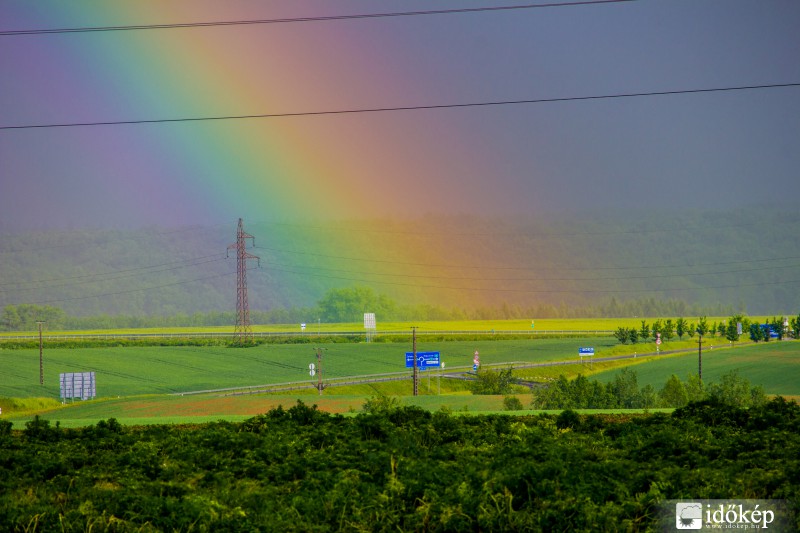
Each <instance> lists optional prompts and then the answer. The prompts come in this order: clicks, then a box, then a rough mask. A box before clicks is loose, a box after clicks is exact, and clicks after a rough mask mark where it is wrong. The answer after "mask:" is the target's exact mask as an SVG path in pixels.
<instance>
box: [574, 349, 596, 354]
mask: <svg viewBox="0 0 800 533" xmlns="http://www.w3.org/2000/svg"><path fill="white" fill-rule="evenodd" d="M578 355H594V348H578Z"/></svg>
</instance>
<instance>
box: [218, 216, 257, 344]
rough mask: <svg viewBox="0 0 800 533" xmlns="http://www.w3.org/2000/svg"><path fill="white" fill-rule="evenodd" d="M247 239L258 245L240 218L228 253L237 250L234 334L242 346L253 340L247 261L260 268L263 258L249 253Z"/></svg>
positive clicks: (253, 244)
mask: <svg viewBox="0 0 800 533" xmlns="http://www.w3.org/2000/svg"><path fill="white" fill-rule="evenodd" d="M246 239H251V244H252V246H255V245H256V239H255V237H253V236H252V235H249V234H247V233H245V232H244V228H243V227H242V219H241V218H240V219H239V226H238V228H237V229H236V243H235V244H231V245H230V246H228V251H230V250H236V328H235V329H234V332H233V334H234V335H235V336H236V341H237V342H238V343H239V344H240V345H243V344H246V343H248V342H251V341H252V340H253V330H252V329H251V328H250V305H249V304H248V302H247V260H248V259H256V260H258V266H259V267H260V266H261V258H260V257H258V256H257V255H252V254H250V253H248V252H247V243H246ZM226 257H227V255H226Z"/></svg>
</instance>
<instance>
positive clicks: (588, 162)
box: [0, 0, 800, 232]
mask: <svg viewBox="0 0 800 533" xmlns="http://www.w3.org/2000/svg"><path fill="white" fill-rule="evenodd" d="M514 4H515V3H514V2H488V1H485V2H478V1H476V2H450V1H426V2H389V1H385V2H357V1H348V2H328V1H326V2H308V1H291V2H289V1H286V2H249V1H248V2H245V1H240V2H196V1H188V0H177V1H173V2H170V3H169V4H168V5H164V4H162V3H161V2H130V3H112V4H110V3H107V2H85V1H73V2H69V3H66V4H65V3H62V2H34V3H31V2H27V1H21V0H20V1H10V0H6V1H4V2H2V4H0V30H2V31H10V30H28V29H53V28H75V27H87V26H127V25H141V24H172V23H186V22H213V21H241V20H251V19H277V18H280V19H284V18H296V17H318V16H337V15H349V14H368V13H387V12H407V11H416V10H436V9H454V8H462V7H483V6H506V5H514ZM517 4H518V3H517ZM162 6H163V7H162ZM798 28H800V2H797V1H796V0H670V1H648V0H642V1H634V2H621V3H613V4H605V5H583V6H571V7H547V8H539V9H520V10H513V11H512V10H508V11H492V12H488V11H483V12H477V13H461V14H439V15H416V16H403V17H387V18H360V19H349V20H329V21H314V22H291V23H288V22H286V23H275V24H259V25H237V26H216V27H205V28H181V29H152V30H130V31H105V32H90V33H67V34H47V35H43V34H37V35H0V71H2V72H3V75H2V77H0V126H3V127H8V126H48V125H49V126H52V125H56V124H72V123H85V122H114V121H140V120H160V119H175V118H201V117H219V116H235V115H254V114H276V113H306V112H319V111H339V110H358V109H374V108H394V107H413V106H434V105H451V104H472V103H491V102H507V101H519V100H540V99H559V98H573V97H587V96H606V95H620V94H631V93H647V92H662V91H687V90H699V89H723V88H735V87H742V86H754V85H771V84H791V83H800V60H798V58H800V31H798ZM798 169H800V87H786V88H765V89H752V90H735V91H725V92H706V93H700V94H676V95H669V96H641V97H629V98H615V99H596V100H581V101H563V102H550V103H528V104H514V105H511V104H509V105H492V106H488V105H487V106H480V107H461V108H449V109H436V110H413V111H393V112H381V113H357V114H343V115H323V116H319V115H317V116H302V117H285V118H262V119H247V120H226V121H205V122H200V121H198V122H179V123H156V124H125V125H103V126H76V127H43V128H29V129H2V130H0V180H2V181H0V232H10V231H17V230H25V229H32V228H43V227H48V228H81V227H98V226H99V227H117V226H123V227H124V226H145V225H163V226H175V225H181V224H204V223H208V224H216V223H219V222H221V221H229V220H233V219H235V218H236V217H238V216H245V217H249V218H250V219H258V220H265V219H290V218H296V217H298V216H304V215H305V216H307V215H309V214H310V213H313V214H314V215H315V216H318V217H324V216H331V217H339V218H341V217H347V218H358V217H367V216H376V215H392V216H408V215H409V214H412V215H416V214H422V213H427V212H434V213H435V212H443V213H478V214H498V213H513V214H517V213H530V212H537V213H538V212H546V211H561V210H583V209H594V210H606V209H615V208H626V207H637V208H646V207H648V206H657V207H659V208H672V207H674V208H685V207H702V206H710V207H715V208H720V207H729V206H746V205H772V204H778V205H782V206H784V207H788V208H796V205H797V199H798V197H800V172H799V170H798Z"/></svg>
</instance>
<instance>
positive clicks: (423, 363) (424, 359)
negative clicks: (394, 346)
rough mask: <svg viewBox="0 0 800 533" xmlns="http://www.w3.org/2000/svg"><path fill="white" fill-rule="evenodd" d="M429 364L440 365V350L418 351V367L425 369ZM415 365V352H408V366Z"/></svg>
mask: <svg viewBox="0 0 800 533" xmlns="http://www.w3.org/2000/svg"><path fill="white" fill-rule="evenodd" d="M429 366H432V367H438V366H439V352H417V368H419V369H420V370H425V369H426V368H427V367H429ZM413 367H414V352H406V368H413Z"/></svg>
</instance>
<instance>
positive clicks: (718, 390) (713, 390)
mask: <svg viewBox="0 0 800 533" xmlns="http://www.w3.org/2000/svg"><path fill="white" fill-rule="evenodd" d="M751 389H752V387H751V386H750V381H749V380H748V379H747V378H745V377H742V376H740V375H739V371H738V370H731V371H730V372H728V373H726V374H724V375H723V376H722V378H721V379H720V381H719V383H711V384H710V385H709V386H708V395H709V396H710V397H712V398H715V399H717V400H719V401H721V402H722V403H725V404H727V405H733V406H736V407H750V406H751V405H752V403H753V402H754V401H755V402H758V403H760V402H761V400H760V398H759V396H758V394H757V393H756V394H753V393H752V392H751ZM762 394H763V391H762Z"/></svg>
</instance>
